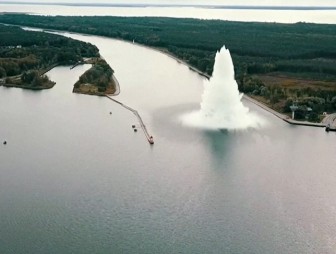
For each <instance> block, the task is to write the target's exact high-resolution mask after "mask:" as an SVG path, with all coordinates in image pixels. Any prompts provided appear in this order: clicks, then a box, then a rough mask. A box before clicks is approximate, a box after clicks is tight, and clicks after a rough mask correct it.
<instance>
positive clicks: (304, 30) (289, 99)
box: [0, 14, 336, 121]
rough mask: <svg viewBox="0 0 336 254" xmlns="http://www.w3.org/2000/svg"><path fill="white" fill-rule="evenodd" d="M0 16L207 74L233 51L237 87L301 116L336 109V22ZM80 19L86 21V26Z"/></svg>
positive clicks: (316, 115)
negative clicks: (131, 45)
mask: <svg viewBox="0 0 336 254" xmlns="http://www.w3.org/2000/svg"><path fill="white" fill-rule="evenodd" d="M0 22H3V23H10V24H17V25H27V26H34V27H41V28H48V29H57V30H65V31H73V32H80V33H87V34H94V35H102V36H107V37H112V38H119V39H123V40H128V41H135V42H136V43H140V44H143V45H148V46H151V47H156V48H158V49H160V50H162V51H165V52H168V53H169V54H172V55H174V56H176V57H178V58H179V59H181V60H183V61H185V62H186V63H188V64H189V65H191V66H193V67H195V68H197V69H198V70H200V71H201V72H204V73H206V74H208V75H211V73H212V67H213V64H214V57H215V54H216V51H217V50H218V49H220V48H221V47H222V46H223V45H226V46H227V48H229V49H230V51H231V54H232V57H233V62H234V65H235V71H236V80H237V81H238V85H239V89H240V91H241V92H244V93H246V94H248V95H250V96H251V97H254V98H256V99H257V100H259V101H261V102H263V103H265V104H267V105H268V106H270V107H272V108H273V109H275V110H277V111H279V112H282V113H289V112H290V106H291V105H293V104H296V105H297V106H298V110H297V113H296V117H297V118H298V119H309V120H310V121H319V120H320V117H321V115H322V113H323V112H335V111H336V33H335V31H336V27H335V25H322V24H308V23H297V24H276V23H256V22H230V21H220V20H197V19H176V18H140V17H128V18H124V17H63V16H56V17H46V16H33V15H20V14H6V15H0ZM83 24H85V26H83Z"/></svg>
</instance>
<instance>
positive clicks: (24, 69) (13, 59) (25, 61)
mask: <svg viewBox="0 0 336 254" xmlns="http://www.w3.org/2000/svg"><path fill="white" fill-rule="evenodd" d="M0 38H1V40H0V79H4V78H6V79H5V81H6V83H7V84H8V85H13V86H20V85H21V86H22V87H24V88H36V89H38V88H42V87H43V86H42V84H47V85H46V88H50V86H51V85H52V84H53V83H52V82H50V81H49V80H48V78H47V77H46V76H44V75H43V74H44V72H46V71H47V70H49V69H50V68H52V67H54V66H55V65H58V64H59V65H69V64H74V63H76V62H78V61H81V60H83V57H94V56H98V55H99V53H98V49H97V47H96V46H93V45H91V44H88V43H85V42H81V41H77V40H73V39H70V38H66V37H63V36H60V35H55V34H49V33H43V32H33V31H25V30H23V29H21V28H19V27H13V26H5V25H0Z"/></svg>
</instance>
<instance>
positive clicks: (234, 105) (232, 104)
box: [182, 46, 262, 130]
mask: <svg viewBox="0 0 336 254" xmlns="http://www.w3.org/2000/svg"><path fill="white" fill-rule="evenodd" d="M242 96H243V94H240V93H239V91H238V85H237V82H236V80H235V79H234V67H233V63H232V59H231V55H230V52H229V50H228V49H226V48H225V46H223V47H222V49H221V50H220V51H219V52H217V54H216V58H215V65H214V71H213V75H212V77H211V78H210V80H206V81H205V84H204V92H203V95H202V102H201V109H200V110H199V111H196V112H192V113H189V114H187V115H184V116H183V117H182V121H183V123H184V124H186V125H188V126H192V127H199V128H205V129H228V130H233V129H247V128H249V127H253V128H256V127H258V126H260V125H261V124H262V120H261V119H260V118H259V117H258V116H257V115H256V114H253V113H251V112H249V109H248V108H247V107H245V106H244V105H243V103H242V102H241V99H242Z"/></svg>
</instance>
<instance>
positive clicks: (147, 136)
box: [105, 95, 154, 145]
mask: <svg viewBox="0 0 336 254" xmlns="http://www.w3.org/2000/svg"><path fill="white" fill-rule="evenodd" d="M105 97H106V98H108V99H110V100H111V101H114V102H115V103H118V104H119V105H120V106H122V107H124V108H126V109H127V110H129V111H131V112H132V113H133V114H134V115H135V116H136V117H137V118H138V121H139V123H140V126H141V129H142V130H143V132H144V134H145V137H146V138H147V141H148V143H150V144H151V145H152V144H154V140H153V137H152V136H151V135H149V133H148V130H147V128H146V125H145V124H144V122H143V120H142V118H141V116H140V114H139V113H138V111H136V110H135V109H133V108H131V107H129V106H127V105H126V104H124V103H122V102H120V101H117V100H116V99H113V98H112V97H111V96H108V95H105Z"/></svg>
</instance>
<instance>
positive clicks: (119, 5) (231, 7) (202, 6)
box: [0, 1, 336, 11]
mask: <svg viewBox="0 0 336 254" xmlns="http://www.w3.org/2000/svg"><path fill="white" fill-rule="evenodd" d="M1 4H11V5H16V4H25V5H59V6H76V7H78V6H82V7H116V8H122V7H126V8H148V7H152V8H199V9H227V10H286V11H288V10H305V11H306V10H336V6H308V5H307V6H288V5H286V6H277V5H275V6H273V5H211V4H210V5H209V4H131V3H129V4H122V3H70V2H69V3H67V2H64V3H57V2H48V3H46V2H34V1H31V2H23V1H2V2H0V5H1Z"/></svg>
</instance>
